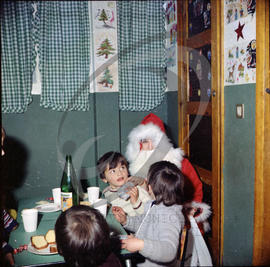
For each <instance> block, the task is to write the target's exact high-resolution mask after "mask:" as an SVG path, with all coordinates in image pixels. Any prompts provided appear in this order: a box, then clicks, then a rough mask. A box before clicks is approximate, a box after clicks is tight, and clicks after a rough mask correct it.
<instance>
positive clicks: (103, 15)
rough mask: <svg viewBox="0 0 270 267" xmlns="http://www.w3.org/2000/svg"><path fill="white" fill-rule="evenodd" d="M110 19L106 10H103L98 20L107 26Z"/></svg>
mask: <svg viewBox="0 0 270 267" xmlns="http://www.w3.org/2000/svg"><path fill="white" fill-rule="evenodd" d="M108 19H109V18H108V16H107V14H106V12H105V10H104V9H102V11H101V14H100V16H99V19H98V20H99V21H103V23H104V24H105V25H107V24H106V21H107V20H108Z"/></svg>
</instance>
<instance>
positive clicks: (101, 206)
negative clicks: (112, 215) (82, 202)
mask: <svg viewBox="0 0 270 267" xmlns="http://www.w3.org/2000/svg"><path fill="white" fill-rule="evenodd" d="M92 207H93V208H94V209H96V210H99V211H100V213H101V214H102V215H103V216H104V218H106V216H107V199H103V198H99V199H96V200H95V202H94V204H93V205H92Z"/></svg>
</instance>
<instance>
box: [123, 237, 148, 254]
mask: <svg viewBox="0 0 270 267" xmlns="http://www.w3.org/2000/svg"><path fill="white" fill-rule="evenodd" d="M121 244H122V249H126V250H128V251H129V252H136V251H139V250H142V249H143V247H144V241H143V240H142V239H139V238H137V237H134V236H133V235H129V236H128V238H127V239H123V240H121Z"/></svg>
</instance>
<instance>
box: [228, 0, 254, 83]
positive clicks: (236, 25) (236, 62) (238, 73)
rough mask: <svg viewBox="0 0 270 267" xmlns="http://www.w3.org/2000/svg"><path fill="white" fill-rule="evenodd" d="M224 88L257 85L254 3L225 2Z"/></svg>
mask: <svg viewBox="0 0 270 267" xmlns="http://www.w3.org/2000/svg"><path fill="white" fill-rule="evenodd" d="M224 12H225V14H224V20H225V23H224V25H225V27H224V40H225V44H224V62H225V68H224V70H225V85H233V84H245V83H255V82H256V1H255V0H226V1H225V8H224Z"/></svg>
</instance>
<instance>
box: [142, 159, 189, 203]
mask: <svg viewBox="0 0 270 267" xmlns="http://www.w3.org/2000/svg"><path fill="white" fill-rule="evenodd" d="M147 180H148V185H150V186H151V189H152V191H153V194H154V196H155V199H156V203H157V204H159V203H163V204H164V205H166V206H171V205H174V204H179V205H180V204H182V203H183V202H184V196H183V187H184V176H183V174H182V172H181V171H180V170H179V169H178V167H177V166H176V165H175V164H173V163H171V162H169V161H158V162H156V163H154V164H152V165H151V167H150V169H149V171H148V176H147Z"/></svg>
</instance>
